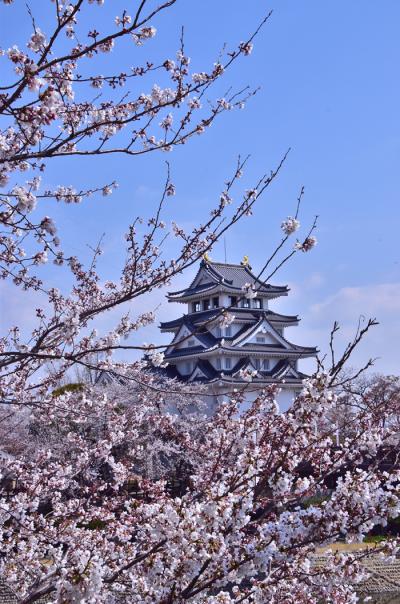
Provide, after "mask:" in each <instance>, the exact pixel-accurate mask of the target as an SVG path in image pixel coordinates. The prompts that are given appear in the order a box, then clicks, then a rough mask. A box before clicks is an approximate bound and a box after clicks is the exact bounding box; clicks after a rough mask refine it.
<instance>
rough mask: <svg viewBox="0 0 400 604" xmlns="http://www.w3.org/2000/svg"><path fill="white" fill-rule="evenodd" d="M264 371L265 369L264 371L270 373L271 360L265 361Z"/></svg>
mask: <svg viewBox="0 0 400 604" xmlns="http://www.w3.org/2000/svg"><path fill="white" fill-rule="evenodd" d="M263 369H264V371H269V369H270V361H269V359H264V360H263Z"/></svg>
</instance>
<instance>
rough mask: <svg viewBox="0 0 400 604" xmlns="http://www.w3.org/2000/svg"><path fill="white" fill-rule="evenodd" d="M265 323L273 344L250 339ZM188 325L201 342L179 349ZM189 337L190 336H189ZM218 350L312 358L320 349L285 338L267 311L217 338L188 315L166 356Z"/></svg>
mask: <svg viewBox="0 0 400 604" xmlns="http://www.w3.org/2000/svg"><path fill="white" fill-rule="evenodd" d="M263 325H265V326H266V327H267V328H268V332H269V333H270V334H271V335H272V337H273V340H274V341H273V342H272V343H259V344H258V343H256V342H249V341H248V340H249V339H251V338H252V337H253V336H254V335H255V334H256V333H258V332H259V331H260V328H261V327H262V326H263ZM184 326H185V327H186V328H187V329H188V331H189V332H191V333H193V337H194V338H196V339H197V341H198V342H199V343H200V344H198V345H196V346H190V347H189V346H187V347H185V346H183V347H181V348H178V347H177V345H178V344H179V342H180V341H181V340H182V337H181V335H180V334H181V333H182V331H183V329H184ZM188 339H189V337H188ZM217 351H220V352H223V353H225V354H226V353H227V354H231V355H237V356H240V357H242V356H243V355H246V357H248V356H250V355H251V354H256V355H257V356H259V355H264V356H270V355H274V356H286V355H288V356H291V357H296V358H298V357H310V356H315V355H316V354H317V349H316V348H315V347H313V346H299V345H297V344H293V343H292V342H289V340H287V339H286V338H284V337H283V336H282V335H281V334H280V333H278V332H277V331H276V329H275V328H274V327H273V325H271V324H270V323H269V321H268V319H267V315H266V314H264V313H263V314H260V315H259V318H258V321H256V322H255V323H253V324H250V325H244V326H243V327H242V328H241V329H240V330H239V331H238V332H237V333H236V334H235V335H234V336H232V337H230V338H228V337H224V338H222V337H221V338H216V337H215V336H214V335H213V334H212V333H211V332H209V331H207V329H206V328H204V327H202V326H198V327H196V326H195V325H194V324H193V323H192V321H191V319H190V318H189V317H187V316H186V317H184V321H183V322H182V325H181V328H180V329H179V331H178V332H177V333H176V334H175V337H174V339H173V341H172V342H171V344H170V345H169V346H168V348H167V350H166V353H165V358H166V359H167V360H172V359H178V358H185V359H187V358H190V357H193V356H194V357H195V358H200V357H207V356H210V353H214V354H215V353H216V352H217Z"/></svg>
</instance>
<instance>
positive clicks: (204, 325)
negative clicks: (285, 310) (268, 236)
mask: <svg viewBox="0 0 400 604" xmlns="http://www.w3.org/2000/svg"><path fill="white" fill-rule="evenodd" d="M288 291H289V289H288V288H287V287H286V286H276V285H271V284H269V283H265V282H264V281H262V280H260V279H259V278H258V277H257V276H256V275H255V274H254V273H253V272H252V270H251V267H250V266H249V264H248V260H247V259H246V258H245V259H244V261H242V263H241V264H227V263H221V262H213V261H211V260H210V259H209V258H208V257H207V256H206V257H205V258H204V259H203V260H202V262H201V264H200V267H199V270H198V272H197V274H196V276H195V278H194V280H193V281H192V283H191V284H190V285H189V286H188V287H187V288H186V289H184V290H181V291H176V292H171V293H169V294H168V301H169V302H178V303H180V304H185V305H187V314H184V315H183V316H181V317H180V318H178V319H175V320H173V321H168V322H165V323H161V325H160V328H161V330H162V331H163V332H171V333H172V334H173V339H172V342H171V344H170V345H169V346H168V348H167V350H166V353H165V360H166V361H167V363H168V366H167V373H168V375H169V376H170V377H175V378H178V379H180V380H184V381H186V382H199V383H203V384H206V385H207V389H208V391H209V393H210V394H212V395H213V398H214V404H217V403H218V402H219V401H221V400H224V399H225V398H226V397H229V393H230V392H232V390H233V389H242V388H243V389H245V392H246V398H247V400H252V399H254V398H255V397H256V396H257V394H258V392H259V391H260V390H261V389H262V388H263V387H265V386H266V385H268V384H271V383H273V384H275V383H279V385H280V387H281V392H280V394H279V397H278V402H279V405H280V407H281V409H287V408H288V406H289V405H290V402H291V401H292V400H293V398H294V397H295V396H296V394H297V393H298V392H299V391H300V389H301V384H302V380H303V379H304V378H305V377H307V376H306V375H305V374H304V373H302V372H301V371H300V370H299V368H298V360H299V359H304V358H306V357H314V356H315V355H316V353H317V349H316V348H314V347H306V346H298V345H297V344H293V343H291V342H290V341H289V340H288V339H287V338H286V333H285V332H286V328H287V327H292V326H294V325H298V322H299V319H298V317H297V316H287V315H282V314H278V313H276V312H274V311H273V310H270V308H269V303H270V300H273V299H274V298H278V297H280V296H287V295H288Z"/></svg>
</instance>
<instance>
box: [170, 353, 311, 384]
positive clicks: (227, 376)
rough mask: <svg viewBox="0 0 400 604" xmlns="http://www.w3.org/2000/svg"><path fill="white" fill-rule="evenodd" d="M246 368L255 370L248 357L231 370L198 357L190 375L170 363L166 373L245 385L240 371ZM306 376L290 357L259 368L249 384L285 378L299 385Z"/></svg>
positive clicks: (192, 378) (207, 380)
mask: <svg viewBox="0 0 400 604" xmlns="http://www.w3.org/2000/svg"><path fill="white" fill-rule="evenodd" d="M246 368H249V369H252V370H254V367H253V366H252V364H251V362H250V360H249V359H246V358H243V359H240V360H238V362H237V363H236V364H235V365H234V367H232V369H230V370H228V369H223V370H219V369H215V368H214V367H213V366H212V365H211V363H210V362H209V361H207V359H198V361H197V362H196V363H195V365H194V368H193V370H192V372H191V373H190V374H188V375H184V376H182V375H181V374H180V373H179V372H178V371H177V369H176V367H175V366H174V365H168V367H167V372H166V373H167V375H168V377H169V378H177V379H179V380H181V381H182V380H183V381H186V382H191V381H197V382H205V383H215V382H223V383H229V384H237V385H240V384H241V385H243V378H242V377H241V376H240V371H241V370H242V369H246ZM306 377H308V376H307V375H306V374H304V373H302V372H301V371H299V370H298V369H296V368H295V367H294V366H293V364H292V363H291V362H290V361H289V359H282V360H280V361H278V363H277V364H276V365H275V366H274V367H273V368H272V369H271V370H270V371H260V370H259V369H258V370H257V375H256V376H255V377H254V378H253V379H252V381H251V383H248V385H249V386H251V385H253V386H258V387H260V386H263V385H267V384H274V383H276V382H277V381H280V380H284V383H286V384H296V385H298V384H299V382H301V381H302V380H303V379H305V378H306Z"/></svg>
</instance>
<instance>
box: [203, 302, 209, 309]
mask: <svg viewBox="0 0 400 604" xmlns="http://www.w3.org/2000/svg"><path fill="white" fill-rule="evenodd" d="M209 308H210V300H203V310H209Z"/></svg>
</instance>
